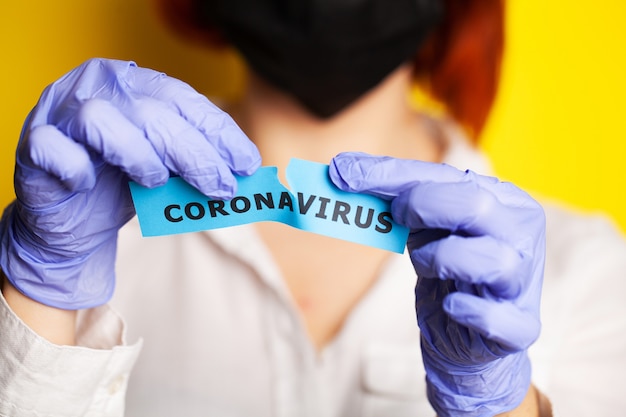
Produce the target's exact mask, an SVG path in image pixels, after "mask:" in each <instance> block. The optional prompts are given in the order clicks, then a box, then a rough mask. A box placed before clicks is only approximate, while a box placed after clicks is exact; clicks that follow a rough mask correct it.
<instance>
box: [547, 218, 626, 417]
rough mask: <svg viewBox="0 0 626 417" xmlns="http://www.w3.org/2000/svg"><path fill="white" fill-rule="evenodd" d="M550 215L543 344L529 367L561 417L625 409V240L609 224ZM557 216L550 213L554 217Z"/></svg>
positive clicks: (607, 413) (601, 414)
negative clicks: (562, 416) (533, 362)
mask: <svg viewBox="0 0 626 417" xmlns="http://www.w3.org/2000/svg"><path fill="white" fill-rule="evenodd" d="M552 214H553V215H552V216H550V217H548V220H549V222H552V225H551V226H550V225H549V227H548V250H547V261H546V275H545V277H546V281H545V283H544V284H545V285H544V297H543V300H542V317H543V322H544V326H543V330H542V336H541V338H540V340H541V339H543V342H542V343H543V346H542V347H541V350H542V353H541V355H540V358H539V359H540V360H539V361H537V363H535V365H536V366H535V370H536V373H537V375H541V374H543V377H542V378H540V379H542V380H543V383H542V384H541V385H543V386H540V389H542V391H543V392H544V393H546V394H547V395H548V397H549V398H550V400H551V402H552V404H553V406H554V410H555V411H556V410H558V412H559V415H566V416H571V417H578V416H580V417H583V416H590V415H593V416H598V417H610V416H615V415H621V414H623V412H624V409H626V396H624V394H623V378H624V375H625V374H626V354H625V352H626V302H625V301H624V300H625V296H626V240H625V239H624V237H623V235H622V234H621V233H620V232H619V230H617V228H616V227H614V225H612V224H611V223H610V222H609V221H607V220H606V219H604V218H600V217H595V216H594V217H586V216H577V215H571V214H568V213H565V212H563V211H558V212H555V213H552ZM554 214H556V215H554Z"/></svg>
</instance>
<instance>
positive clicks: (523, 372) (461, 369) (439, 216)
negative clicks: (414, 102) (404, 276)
mask: <svg viewBox="0 0 626 417" xmlns="http://www.w3.org/2000/svg"><path fill="white" fill-rule="evenodd" d="M330 176H331V178H332V180H333V182H334V183H335V184H336V185H337V186H338V187H339V188H341V189H343V190H345V191H353V192H365V193H369V194H374V195H377V196H380V197H383V198H388V199H393V200H392V202H391V211H392V216H393V218H394V220H395V221H396V222H398V223H400V224H403V225H405V226H407V227H409V228H410V229H411V233H410V235H409V239H408V242H407V246H408V250H409V254H410V257H411V261H412V263H413V265H414V267H415V271H416V272H417V275H418V281H417V286H416V291H415V293H416V302H415V307H416V311H417V317H418V324H419V327H420V330H421V342H422V356H423V361H424V365H425V369H426V378H427V386H428V398H429V400H430V402H431V404H432V405H433V407H434V408H435V410H436V411H437V413H438V415H439V416H440V417H448V416H493V415H495V414H498V413H502V412H505V411H508V410H511V409H514V408H515V407H517V405H519V404H520V403H521V401H522V400H523V399H524V396H525V395H526V393H527V391H528V389H529V386H530V363H529V360H528V356H527V352H526V350H527V348H528V347H529V346H530V345H531V344H532V343H533V342H534V341H535V340H536V338H537V337H538V335H539V331H540V321H539V302H540V296H541V286H542V280H543V264H544V257H545V237H544V236H545V231H544V230H545V218H544V214H543V210H542V208H541V207H540V206H539V204H538V203H536V202H535V201H534V200H533V199H532V198H531V197H529V196H528V195H527V194H526V193H524V192H523V191H521V190H519V189H518V188H516V187H515V186H513V185H512V184H510V183H505V182H500V181H498V180H497V179H495V178H492V177H485V176H480V175H477V174H475V173H473V172H470V171H468V172H463V171H459V170H457V169H455V168H453V167H451V166H448V165H444V164H433V163H426V162H420V161H411V160H400V159H394V158H388V157H374V156H368V155H364V154H356V153H346V154H340V155H338V156H337V157H335V158H334V160H333V161H332V164H331V167H330Z"/></svg>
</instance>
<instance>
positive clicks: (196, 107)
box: [135, 68, 261, 175]
mask: <svg viewBox="0 0 626 417" xmlns="http://www.w3.org/2000/svg"><path fill="white" fill-rule="evenodd" d="M135 71H136V72H137V74H138V78H141V79H142V82H141V83H140V84H138V85H137V86H136V88H137V90H138V92H139V93H140V94H142V95H144V96H146V97H152V98H154V99H156V100H159V101H161V102H163V103H166V104H168V105H170V106H172V107H173V108H175V109H176V111H177V112H178V114H179V115H180V116H181V117H182V118H183V119H185V120H186V121H187V122H188V123H189V124H190V125H191V126H193V127H195V128H196V129H198V130H199V131H200V132H202V133H203V134H204V135H205V136H206V137H207V139H208V140H210V141H211V143H212V144H213V146H214V147H215V149H216V150H217V151H218V153H219V154H220V156H221V157H222V159H223V160H224V161H225V162H226V164H227V165H228V167H229V168H230V169H231V170H232V171H233V172H235V173H237V174H239V175H250V174H252V173H253V172H254V171H256V169H257V168H258V167H259V166H260V165H261V156H260V154H259V151H258V149H257V147H256V146H255V145H254V144H253V143H252V141H250V139H249V138H248V137H247V136H246V134H245V133H244V132H243V131H242V130H241V129H240V128H239V126H238V125H237V124H236V123H235V122H234V120H233V119H232V118H231V117H230V115H228V114H227V113H226V112H224V111H223V110H221V109H220V108H218V107H217V106H216V105H215V104H213V103H211V102H210V101H209V100H208V99H207V98H206V97H205V96H203V95H201V94H199V93H198V92H197V91H196V90H194V89H193V88H192V87H191V86H190V85H189V84H187V83H184V82H183V81H180V80H178V79H175V78H172V77H168V76H167V75H165V74H163V73H158V72H156V71H153V70H150V69H147V68H136V70H135Z"/></svg>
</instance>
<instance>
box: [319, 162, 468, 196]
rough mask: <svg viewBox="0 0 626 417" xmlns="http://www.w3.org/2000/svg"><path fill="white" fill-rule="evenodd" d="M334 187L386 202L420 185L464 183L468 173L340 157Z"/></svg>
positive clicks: (442, 167)
mask: <svg viewBox="0 0 626 417" xmlns="http://www.w3.org/2000/svg"><path fill="white" fill-rule="evenodd" d="M329 175H330V178H331V180H332V181H333V183H334V184H335V185H336V186H337V187H339V188H340V189H342V190H343V191H350V192H357V193H360V192H364V193H368V194H373V195H376V196H379V197H383V198H393V197H397V196H398V195H400V194H401V193H403V192H404V191H406V190H409V189H411V188H413V187H414V186H416V185H418V184H423V183H427V182H435V183H445V182H459V181H463V180H464V177H465V173H464V172H463V171H460V170H458V169H456V168H454V167H452V166H449V165H445V164H436V163H431V162H423V161H415V160H410V159H398V158H391V157H387V156H373V155H368V154H365V153H359V152H346V153H340V154H339V155H337V156H335V157H334V158H333V159H332V161H331V163H330V167H329Z"/></svg>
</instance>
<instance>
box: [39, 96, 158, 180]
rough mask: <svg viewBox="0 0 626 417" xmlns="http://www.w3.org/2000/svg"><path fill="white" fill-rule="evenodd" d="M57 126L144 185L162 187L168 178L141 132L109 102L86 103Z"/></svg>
mask: <svg viewBox="0 0 626 417" xmlns="http://www.w3.org/2000/svg"><path fill="white" fill-rule="evenodd" d="M57 127H58V128H59V130H61V131H63V132H65V133H66V134H67V135H68V136H70V137H72V138H73V139H74V140H76V141H77V142H79V143H82V144H84V145H85V146H86V147H87V148H89V149H90V150H93V151H95V152H96V153H97V154H98V155H99V156H100V157H101V158H102V160H104V161H105V162H106V163H108V164H110V165H114V166H117V167H119V168H120V169H121V170H122V171H124V172H125V173H126V174H128V176H129V177H130V178H131V179H133V180H134V181H137V182H138V183H140V184H142V185H144V186H147V187H155V186H157V185H162V184H164V183H165V182H166V181H167V179H168V177H169V171H168V169H167V168H166V167H165V165H163V162H162V161H161V158H160V157H159V155H158V154H157V153H156V152H155V150H154V148H153V147H152V145H151V144H150V142H148V141H147V140H146V138H145V137H144V135H143V133H142V132H141V130H139V129H138V128H137V127H136V126H135V125H134V124H133V123H131V122H130V121H129V120H128V119H127V118H126V117H125V116H124V115H123V114H122V113H121V112H120V111H119V110H118V109H117V108H116V107H115V106H113V105H112V104H111V103H110V102H108V101H105V100H100V99H91V100H87V101H85V102H84V103H83V104H82V106H81V107H80V108H79V109H78V111H77V112H76V113H71V114H70V115H69V117H65V118H62V119H61V120H59V121H58V122H57ZM50 146H51V147H52V146H55V145H54V144H51V145H50Z"/></svg>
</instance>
